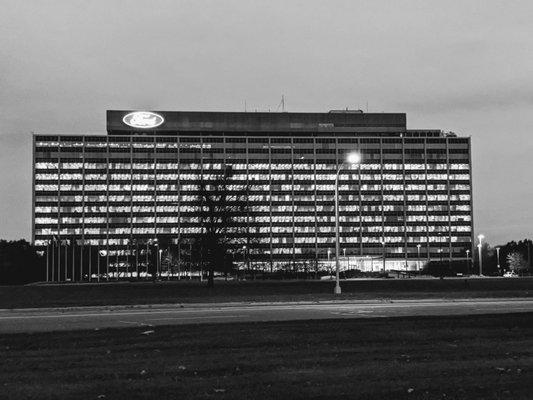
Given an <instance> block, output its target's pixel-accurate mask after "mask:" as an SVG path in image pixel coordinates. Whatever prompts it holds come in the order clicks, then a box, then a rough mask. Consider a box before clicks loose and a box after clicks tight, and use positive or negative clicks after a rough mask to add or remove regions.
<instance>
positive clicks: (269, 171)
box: [268, 138, 274, 273]
mask: <svg viewBox="0 0 533 400" xmlns="http://www.w3.org/2000/svg"><path fill="white" fill-rule="evenodd" d="M268 201H269V203H268V204H269V227H270V229H269V235H270V272H271V273H272V270H273V265H274V254H273V252H274V248H273V246H272V228H273V223H272V143H271V139H270V138H268Z"/></svg>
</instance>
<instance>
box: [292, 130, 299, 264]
mask: <svg viewBox="0 0 533 400" xmlns="http://www.w3.org/2000/svg"><path fill="white" fill-rule="evenodd" d="M290 143H291V175H292V176H291V208H292V211H291V215H292V268H293V269H294V268H295V267H296V273H298V264H297V263H296V243H295V242H296V234H295V232H294V231H295V229H296V224H295V221H294V220H295V218H296V215H295V213H294V207H295V204H294V138H292V137H291V142H290Z"/></svg>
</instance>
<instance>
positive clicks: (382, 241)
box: [380, 238, 386, 271]
mask: <svg viewBox="0 0 533 400" xmlns="http://www.w3.org/2000/svg"><path fill="white" fill-rule="evenodd" d="M380 243H381V246H383V251H382V259H383V268H382V270H383V271H385V258H386V249H385V238H383V240H381V241H380Z"/></svg>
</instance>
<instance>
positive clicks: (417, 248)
mask: <svg viewBox="0 0 533 400" xmlns="http://www.w3.org/2000/svg"><path fill="white" fill-rule="evenodd" d="M420 247H422V245H421V244H420V243H418V244H417V245H416V250H417V251H418V262H417V263H416V264H417V265H416V266H417V269H418V270H419V271H420Z"/></svg>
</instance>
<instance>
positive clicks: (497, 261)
mask: <svg viewBox="0 0 533 400" xmlns="http://www.w3.org/2000/svg"><path fill="white" fill-rule="evenodd" d="M496 263H497V264H498V272H501V269H500V248H499V247H496Z"/></svg>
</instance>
